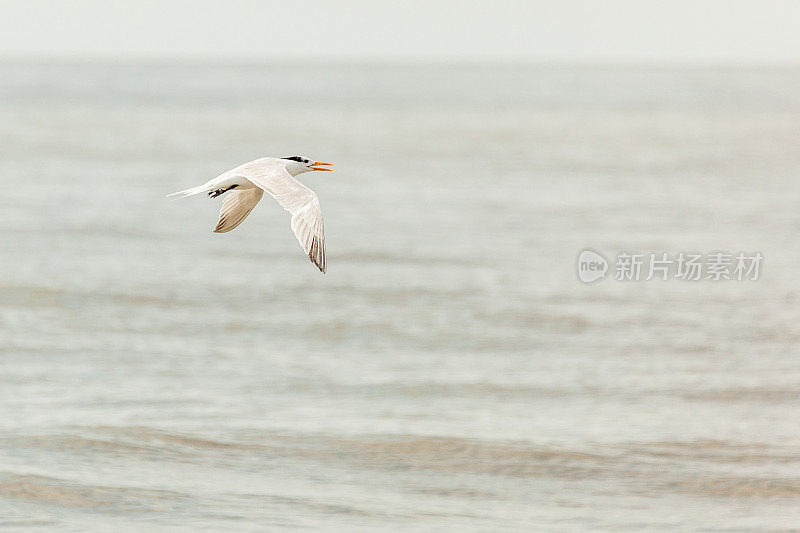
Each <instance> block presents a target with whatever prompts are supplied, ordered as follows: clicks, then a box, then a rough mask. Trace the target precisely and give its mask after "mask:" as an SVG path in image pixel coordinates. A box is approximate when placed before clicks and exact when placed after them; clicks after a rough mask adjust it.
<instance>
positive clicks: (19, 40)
mask: <svg viewBox="0 0 800 533" xmlns="http://www.w3.org/2000/svg"><path fill="white" fill-rule="evenodd" d="M0 14H2V15H3V16H2V17H0V58H12V59H17V60H25V59H37V58H46V59H50V58H67V59H69V58H75V59H89V58H104V59H108V60H122V59H124V58H128V59H135V60H141V61H144V60H149V59H151V58H152V59H154V58H158V59H159V60H164V59H170V60H172V61H226V62H228V61H237V62H238V61H248V62H249V61H276V60H277V61H285V62H289V61H293V62H297V61H302V62H310V63H312V64H313V63H315V62H321V61H326V62H330V61H337V62H338V61H344V62H351V61H356V62H389V63H395V62H405V63H408V62H425V63H439V62H450V61H456V62H467V63H498V62H499V63H519V62H521V63H529V64H530V63H532V64H548V65H549V64H553V65H562V64H567V65H569V64H595V63H600V64H649V65H667V66H669V65H676V66H682V65H687V66H690V65H701V66H702V65H720V66H749V65H761V64H764V65H776V66H777V65H787V66H794V65H797V64H800V34H798V32H797V31H796V28H797V26H798V21H800V4H798V3H792V2H787V1H784V0H768V1H766V2H760V3H759V4H754V3H749V2H745V1H742V0H732V1H723V0H706V1H704V2H690V1H688V0H677V1H674V2H661V1H656V2H636V1H633V0H611V1H609V2H604V3H602V4H599V3H595V2H590V1H587V0H568V1H566V2H558V3H555V2H542V1H533V2H525V1H521V0H500V1H497V2H492V3H491V4H489V3H486V2H484V3H468V4H464V3H459V2H455V1H452V0H440V1H437V2H425V3H423V2H419V1H411V2H396V1H388V2H381V3H366V2H361V1H357V0H344V1H342V2H337V3H327V2H322V1H320V0H301V1H299V2H293V3H291V4H289V3H283V2H252V1H247V0H234V1H230V2H220V1H218V0H199V1H197V2H191V3H187V2H184V1H180V0H166V1H162V2H156V1H152V0H144V1H141V2H114V3H105V2H100V1H97V0H75V1H72V2H64V3H48V2H44V1H43V0H30V1H25V2H22V1H20V0H10V1H9V2H4V3H3V6H2V7H0Z"/></svg>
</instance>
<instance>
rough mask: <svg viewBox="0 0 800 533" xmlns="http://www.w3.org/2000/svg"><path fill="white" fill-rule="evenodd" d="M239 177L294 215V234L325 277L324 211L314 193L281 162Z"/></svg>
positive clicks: (245, 170)
mask: <svg viewBox="0 0 800 533" xmlns="http://www.w3.org/2000/svg"><path fill="white" fill-rule="evenodd" d="M239 173H240V175H241V176H243V177H245V178H247V179H249V180H250V181H252V182H253V183H255V184H256V185H257V186H259V187H260V188H262V189H264V190H265V191H267V192H268V193H269V194H271V195H272V197H273V198H275V199H276V200H277V201H278V203H279V204H281V206H282V207H283V208H284V209H286V210H287V211H289V213H291V215H292V231H294V234H295V236H296V237H297V240H298V241H300V245H301V246H302V247H303V250H305V252H306V253H307V254H308V258H309V259H311V261H312V262H313V263H314V264H315V265H317V268H319V269H320V271H322V273H323V274H324V273H325V270H326V268H327V263H326V261H325V228H324V226H323V223H322V209H321V208H320V206H319V200H318V199H317V195H316V194H314V191H312V190H311V189H309V188H308V187H306V186H305V185H303V184H302V183H300V182H299V181H297V180H296V179H294V178H293V177H292V175H291V174H289V172H287V170H286V167H285V166H283V165H282V164H280V163H278V162H275V163H272V164H268V163H263V164H260V165H253V166H250V167H249V168H247V167H244V168H241V169H239ZM256 201H257V200H256ZM253 205H255V204H253ZM223 207H224V206H223ZM245 216H246V215H245ZM242 218H244V217H242Z"/></svg>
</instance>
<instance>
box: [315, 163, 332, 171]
mask: <svg viewBox="0 0 800 533" xmlns="http://www.w3.org/2000/svg"><path fill="white" fill-rule="evenodd" d="M317 165H330V166H333V163H325V162H324V161H314V164H313V165H311V168H313V169H314V170H327V171H329V172H333V169H332V168H315V167H316V166H317Z"/></svg>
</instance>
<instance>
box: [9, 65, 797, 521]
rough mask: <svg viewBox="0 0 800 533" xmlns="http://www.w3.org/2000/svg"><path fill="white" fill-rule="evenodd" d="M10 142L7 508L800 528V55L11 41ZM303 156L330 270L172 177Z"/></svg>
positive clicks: (146, 515) (281, 219) (265, 205)
mask: <svg viewBox="0 0 800 533" xmlns="http://www.w3.org/2000/svg"><path fill="white" fill-rule="evenodd" d="M0 146H2V148H0V150H1V151H2V157H0V176H2V184H3V186H2V194H0V233H2V237H0V253H2V255H1V256H0V257H2V261H1V262H0V526H12V527H13V526H16V527H18V528H20V529H24V530H36V529H40V530H49V529H58V530H81V531H85V530H105V531H108V530H112V529H113V530H121V531H127V530H130V531H145V530H147V531H150V530H162V529H163V530H172V531H176V530H186V531H191V530H235V531H256V530H273V529H279V528H291V529H309V530H329V531H352V530H405V531H409V530H417V531H530V530H547V531H587V530H590V531H600V530H603V531H625V530H637V531H638V530H641V529H644V528H648V527H649V528H652V529H654V530H664V531H671V530H676V529H681V530H692V529H697V530H717V529H729V530H737V531H740V530H752V531H756V530H758V531H765V530H786V529H792V528H797V527H798V525H800V423H799V422H800V421H799V420H798V413H799V412H800V353H798V346H799V345H798V342H799V341H800V268H798V266H799V265H800V238H798V234H800V194H799V193H800V180H798V169H800V71H798V70H719V69H694V70H646V69H621V68H620V69H599V68H598V69H590V68H585V69H570V68H532V67H522V66H513V67H512V66H508V67H466V66H461V67H450V66H430V67H391V68H389V67H365V66H352V65H345V64H342V65H338V66H319V67H313V66H309V67H289V66H270V65H249V66H248V65H240V66H213V65H205V66H204V65H189V66H186V65H166V64H164V65H133V64H131V65H113V64H90V63H84V64H80V63H74V64H22V63H16V64H10V63H9V64H3V65H0ZM296 154H300V155H307V156H310V157H313V158H317V159H320V160H324V161H333V162H335V163H336V169H337V171H336V172H335V173H324V174H306V175H304V176H302V178H303V179H304V181H305V182H306V183H307V184H308V185H309V186H310V187H312V188H313V189H314V190H315V191H316V192H317V194H318V196H319V199H320V202H321V204H322V207H323V212H324V215H325V222H326V233H327V242H328V251H329V257H328V263H329V265H328V266H329V269H328V274H327V275H325V276H322V275H321V274H320V273H319V272H318V271H317V269H316V268H315V267H314V266H313V265H312V264H311V263H310V262H309V261H308V260H307V259H306V258H305V256H304V254H303V253H302V251H301V250H300V248H299V245H298V244H297V242H296V241H295V239H294V237H293V235H292V234H291V231H290V230H289V221H288V217H287V215H286V213H284V212H283V211H282V210H281V209H280V208H279V207H278V206H277V205H274V204H273V203H272V202H271V200H269V199H265V200H264V201H262V203H261V204H260V205H259V206H258V208H257V209H256V210H255V211H254V212H253V214H252V215H251V216H250V217H249V219H248V220H246V221H245V223H243V224H242V225H241V226H240V227H239V228H237V229H236V230H235V231H233V232H231V233H228V234H224V235H215V234H213V233H212V232H211V229H212V228H213V227H214V224H215V222H216V214H217V210H218V207H219V201H214V200H209V199H207V198H205V197H194V198H190V199H186V200H182V201H170V200H167V199H165V198H164V195H166V194H167V193H170V192H173V191H176V190H179V189H183V188H186V187H190V186H193V185H196V184H199V183H201V182H203V181H205V180H207V179H209V178H211V177H214V176H216V175H217V174H219V173H221V172H222V171H224V170H227V169H228V168H231V167H233V166H235V165H237V164H239V163H241V162H243V161H248V160H251V159H254V158H256V157H260V156H263V155H278V156H290V155H296ZM586 247H591V248H593V249H595V250H598V251H600V252H602V253H604V254H606V256H607V257H609V258H613V257H614V256H615V255H616V254H617V253H619V252H621V251H640V252H651V251H652V252H667V253H671V254H676V253H678V252H681V251H697V252H703V253H710V252H715V251H720V250H722V251H730V252H738V251H747V252H754V251H760V252H761V253H762V254H763V255H764V258H765V259H764V263H763V265H762V273H761V279H759V280H758V281H755V282H752V281H751V282H735V281H731V282H719V283H713V282H711V281H699V282H680V281H677V280H670V281H666V282H662V281H650V282H645V281H640V282H629V283H622V282H617V281H615V280H613V279H610V278H609V279H606V280H603V281H601V282H598V283H596V284H593V285H584V284H582V283H581V282H579V281H578V280H577V278H576V273H575V261H576V257H577V254H578V252H579V251H580V250H582V249H583V248H586ZM610 274H613V273H610Z"/></svg>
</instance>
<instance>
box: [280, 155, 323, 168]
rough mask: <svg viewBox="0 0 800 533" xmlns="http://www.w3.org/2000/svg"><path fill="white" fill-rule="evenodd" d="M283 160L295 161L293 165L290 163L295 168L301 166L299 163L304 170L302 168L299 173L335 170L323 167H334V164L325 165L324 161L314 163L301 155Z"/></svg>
mask: <svg viewBox="0 0 800 533" xmlns="http://www.w3.org/2000/svg"><path fill="white" fill-rule="evenodd" d="M281 159H284V160H286V161H293V163H290V165H292V166H295V167H296V166H299V165H297V163H299V164H300V165H303V167H304V168H303V167H300V168H298V169H297V170H298V171H299V172H308V171H309V170H328V171H332V170H333V169H332V168H324V167H321V166H322V165H329V166H333V163H325V162H323V161H313V160H311V159H309V158H307V157H303V156H301V155H293V156H291V157H281ZM317 167H321V168H317Z"/></svg>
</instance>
